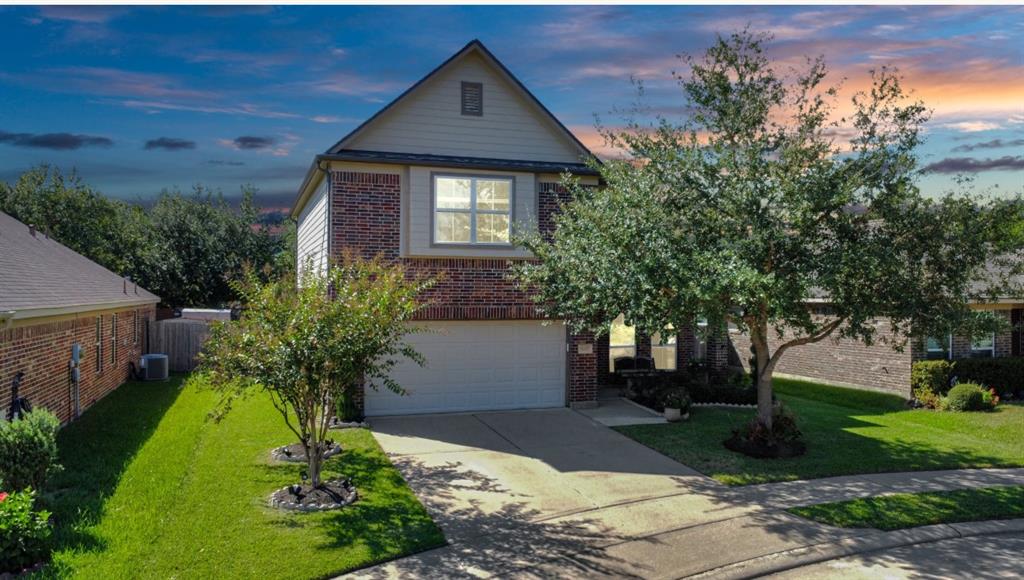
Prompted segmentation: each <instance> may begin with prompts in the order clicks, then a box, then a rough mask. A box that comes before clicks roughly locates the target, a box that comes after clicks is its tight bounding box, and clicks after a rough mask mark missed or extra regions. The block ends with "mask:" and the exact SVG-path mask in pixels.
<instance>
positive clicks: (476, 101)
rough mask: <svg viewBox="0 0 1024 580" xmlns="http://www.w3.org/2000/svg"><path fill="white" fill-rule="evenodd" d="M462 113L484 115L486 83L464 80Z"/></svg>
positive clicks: (473, 115) (475, 115)
mask: <svg viewBox="0 0 1024 580" xmlns="http://www.w3.org/2000/svg"><path fill="white" fill-rule="evenodd" d="M462 114H463V115H469V116H472V117H482V116H483V114H484V85H483V84H482V83H468V82H466V81H462Z"/></svg>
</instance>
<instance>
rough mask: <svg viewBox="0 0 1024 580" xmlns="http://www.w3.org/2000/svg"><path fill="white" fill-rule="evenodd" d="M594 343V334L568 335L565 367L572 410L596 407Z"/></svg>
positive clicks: (596, 362) (595, 357)
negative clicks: (567, 373) (567, 374)
mask: <svg viewBox="0 0 1024 580" xmlns="http://www.w3.org/2000/svg"><path fill="white" fill-rule="evenodd" d="M595 342H596V341H595V340H594V334H593V333H590V332H585V333H580V334H570V335H569V353H568V361H567V362H566V367H567V368H568V372H569V377H568V383H569V385H568V387H569V406H570V407H572V408H574V409H586V408H590V407H596V406H597V364H598V355H597V348H596V345H595ZM581 350H582V351H584V352H580V351H581ZM605 360H607V358H605Z"/></svg>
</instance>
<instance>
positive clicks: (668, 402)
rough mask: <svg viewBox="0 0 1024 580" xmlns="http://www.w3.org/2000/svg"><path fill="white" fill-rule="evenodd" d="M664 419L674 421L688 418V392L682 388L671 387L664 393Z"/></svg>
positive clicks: (689, 401)
mask: <svg viewBox="0 0 1024 580" xmlns="http://www.w3.org/2000/svg"><path fill="white" fill-rule="evenodd" d="M664 403H665V419H666V420H667V421H669V422H672V423H675V422H676V421H679V420H680V419H682V420H686V419H689V418H690V403H691V400H690V394H689V393H687V392H686V391H685V390H684V389H672V390H670V391H668V392H667V393H666V394H665V399H664Z"/></svg>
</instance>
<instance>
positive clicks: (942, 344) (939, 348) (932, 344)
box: [924, 335, 953, 360]
mask: <svg viewBox="0 0 1024 580" xmlns="http://www.w3.org/2000/svg"><path fill="white" fill-rule="evenodd" d="M924 346H925V354H926V358H927V359H928V360H938V359H944V358H950V357H951V356H952V354H953V336H952V335H950V336H946V337H944V338H936V337H934V336H929V337H928V338H926V339H925V345H924Z"/></svg>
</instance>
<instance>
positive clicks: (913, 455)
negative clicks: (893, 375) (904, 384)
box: [617, 379, 1024, 485]
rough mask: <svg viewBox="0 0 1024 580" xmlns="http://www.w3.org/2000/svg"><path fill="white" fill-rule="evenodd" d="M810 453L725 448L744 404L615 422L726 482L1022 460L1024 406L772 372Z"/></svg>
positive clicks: (747, 413)
mask: <svg viewBox="0 0 1024 580" xmlns="http://www.w3.org/2000/svg"><path fill="white" fill-rule="evenodd" d="M775 388H776V393H777V394H778V397H779V398H780V399H781V400H782V401H783V402H784V403H785V404H786V405H787V406H788V407H789V408H790V409H792V410H793V411H794V412H795V413H796V416H797V421H798V424H799V426H800V429H801V430H802V431H803V433H804V436H805V438H806V441H807V446H808V451H807V454H806V455H804V456H802V457H796V458H792V459H754V458H751V457H747V456H745V455H741V454H739V453H734V452H732V451H729V450H728V449H726V448H725V447H724V446H723V445H722V441H724V440H725V439H727V438H728V437H729V436H730V434H731V432H732V429H734V428H736V427H738V426H739V425H742V424H744V423H745V422H747V421H749V420H750V418H752V417H753V411H752V410H747V409H723V408H706V407H698V408H694V409H692V411H691V414H690V420H689V421H686V422H682V423H674V424H667V425H666V424H662V425H633V426H629V427H618V428H617V429H618V430H619V431H621V432H622V433H624V434H626V435H627V436H629V437H631V438H633V439H635V440H637V441H639V442H640V443H643V444H644V445H647V446H648V447H651V448H653V449H656V450H658V451H660V452H661V453H664V454H665V455H668V456H669V457H672V458H674V459H676V460H678V461H680V462H682V463H684V464H686V465H689V466H690V467H693V468H694V469H697V470H699V471H701V472H703V473H706V474H708V475H710V476H711V477H714V478H715V479H717V480H718V481H721V482H722V483H726V484H729V485H748V484H752V483H764V482H770V481H789V480H795V479H812V478H817V477H829V476H833V475H846V474H854V473H879V472H890V471H921V470H929V469H957V468H968V467H1019V466H1024V443H1022V442H1024V406H1022V405H1019V404H1016V405H1005V404H1004V405H1000V406H999V407H997V408H996V410H995V411H993V412H990V413H982V412H979V413H947V412H938V411H931V410H927V409H914V410H911V409H907V407H906V406H905V405H904V404H903V401H902V400H901V399H899V398H898V397H894V396H890V395H883V394H878V393H873V392H868V391H859V390H855V389H843V388H838V387H831V386H826V385H821V384H816V383H809V382H804V381H796V380H788V379H775Z"/></svg>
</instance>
